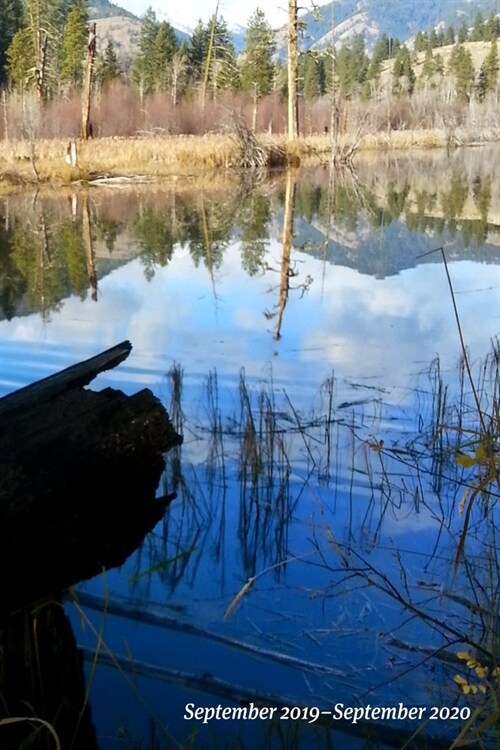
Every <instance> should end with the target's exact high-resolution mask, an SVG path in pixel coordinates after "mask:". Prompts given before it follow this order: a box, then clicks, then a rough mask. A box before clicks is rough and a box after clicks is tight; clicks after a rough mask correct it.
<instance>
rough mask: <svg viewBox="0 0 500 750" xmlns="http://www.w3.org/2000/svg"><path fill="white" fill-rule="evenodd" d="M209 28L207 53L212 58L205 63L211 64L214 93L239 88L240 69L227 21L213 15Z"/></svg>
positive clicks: (210, 70)
mask: <svg viewBox="0 0 500 750" xmlns="http://www.w3.org/2000/svg"><path fill="white" fill-rule="evenodd" d="M209 29H210V37H209V47H208V50H207V55H208V54H210V60H208V59H207V60H206V61H205V64H207V65H208V66H209V69H208V77H207V81H208V84H209V86H210V87H211V89H212V91H213V92H214V93H215V92H217V91H220V90H224V89H238V88H239V85H240V77H239V69H238V66H237V64H236V54H235V50H234V45H233V43H232V41H231V35H230V33H229V30H228V28H227V23H226V21H225V20H224V19H223V18H222V17H221V18H216V17H215V16H212V19H211V20H210V23H209ZM210 40H211V45H210Z"/></svg>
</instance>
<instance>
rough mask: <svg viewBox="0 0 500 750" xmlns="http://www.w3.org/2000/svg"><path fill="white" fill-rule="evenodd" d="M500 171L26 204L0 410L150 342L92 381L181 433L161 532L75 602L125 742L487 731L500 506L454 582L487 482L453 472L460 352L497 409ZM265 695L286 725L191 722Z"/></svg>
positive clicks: (130, 193)
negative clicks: (483, 706) (485, 677)
mask: <svg viewBox="0 0 500 750" xmlns="http://www.w3.org/2000/svg"><path fill="white" fill-rule="evenodd" d="M499 161H500V158H499V153H498V149H495V150H493V149H481V150H473V151H469V152H468V153H462V152H459V151H457V152H455V153H452V154H432V155H421V156H415V157H414V158H412V159H411V160H409V159H392V160H390V161H383V160H379V161H373V162H371V163H362V164H360V165H359V166H358V169H357V170H356V172H355V173H352V174H351V173H346V174H331V173H330V172H329V170H328V169H327V168H322V169H320V170H309V171H307V170H306V171H302V172H300V173H297V174H289V175H281V174H277V175H273V176H271V177H270V178H269V179H266V180H255V181H254V182H253V183H252V181H251V180H248V179H247V180H242V181H241V182H230V181H228V180H226V179H225V178H223V177H220V178H217V179H216V178H214V179H213V180H212V182H211V183H204V182H200V181H199V180H198V179H195V178H193V179H192V180H189V179H187V180H182V181H181V180H176V181H172V182H169V183H165V184H161V185H154V186H152V185H143V186H138V185H133V184H132V185H129V184H120V185H114V186H106V187H93V188H91V189H89V190H88V191H83V190H82V191H76V190H75V191H68V192H67V193H65V194H64V195H62V194H58V193H48V194H45V193H39V194H34V193H29V194H21V195H16V196H13V197H9V198H3V199H2V201H1V204H0V205H1V213H2V218H3V221H2V227H1V229H0V233H1V243H2V244H1V248H0V269H1V281H0V342H1V360H0V368H1V369H0V395H4V394H6V393H8V392H10V391H13V390H15V389H16V388H18V387H20V386H22V385H24V384H27V383H30V382H33V381H35V380H37V379H39V378H41V377H44V376H46V375H48V374H50V373H52V372H55V371H56V370H58V369H60V368H62V367H65V366H67V365H69V364H72V363H74V362H77V361H80V360H82V359H84V358H86V357H90V356H92V355H93V354H96V353H97V352H99V351H101V350H103V349H106V348H108V347H111V346H113V345H114V344H116V343H118V342H120V341H122V340H125V339H129V340H130V341H131V342H132V345H133V350H132V353H131V355H130V356H129V358H128V359H127V360H126V361H125V362H124V363H123V364H122V365H120V366H119V367H118V368H117V369H115V370H113V371H110V372H107V373H103V374H101V375H100V376H99V377H98V378H97V379H96V381H95V382H94V383H93V385H92V387H93V388H95V389H99V388H104V387H107V386H112V387H114V388H120V389H122V390H123V391H125V392H126V393H130V394H131V393H135V392H136V391H138V390H139V389H140V388H143V387H147V388H150V389H151V390H152V391H153V392H154V393H155V394H156V395H157V396H158V397H159V398H160V399H161V400H162V401H163V403H164V404H165V406H166V407H167V409H168V410H169V413H170V414H171V416H172V418H173V420H174V424H175V426H176V428H177V429H178V431H180V432H182V434H183V437H184V443H183V445H182V447H181V448H180V449H179V450H177V451H176V452H175V453H172V454H169V455H168V456H167V469H166V471H165V476H164V481H163V482H162V486H161V487H159V490H158V491H159V494H160V493H163V492H164V491H172V490H175V491H176V492H177V499H176V500H175V501H174V503H173V504H172V505H171V508H170V510H169V511H168V513H167V515H166V516H165V518H164V520H163V521H162V522H161V523H160V524H159V525H158V526H157V527H156V528H155V529H154V531H153V532H152V533H151V534H149V535H148V536H147V537H146V539H145V540H144V543H143V545H142V547H141V548H140V549H139V550H137V552H136V553H135V554H133V555H132V556H131V557H130V558H129V560H128V561H127V562H126V564H125V565H124V566H123V567H122V568H120V569H117V570H116V569H115V570H108V571H105V572H103V574H102V575H101V576H99V577H97V578H96V579H93V580H91V581H86V582H82V583H80V584H79V585H78V586H77V587H76V590H75V591H74V592H73V593H72V596H71V597H70V598H68V601H67V603H66V611H67V614H68V616H69V618H70V620H71V623H72V626H73V630H74V632H75V637H76V640H77V642H78V644H79V645H80V646H81V647H82V649H83V653H84V655H85V663H86V674H87V678H88V685H89V690H90V704H91V711H92V719H93V722H94V725H95V727H96V733H97V738H98V742H99V747H100V748H102V750H108V749H109V750H111V749H112V748H113V749H114V748H119V747H127V748H129V747H134V748H136V747H137V748H138V747H141V748H148V747H160V748H164V747H165V748H170V747H194V748H198V747H199V748H201V747H207V748H218V747H246V748H254V747H266V746H269V747H287V748H288V747H304V748H306V747H312V748H315V747H331V746H332V743H334V744H333V746H335V747H346V748H347V747H349V748H350V747H352V748H358V747H360V748H361V747H372V746H373V747H375V746H385V744H383V743H386V744H387V745H388V746H392V747H402V746H403V744H404V742H406V741H407V739H408V738H409V737H410V736H411V735H412V734H413V733H414V732H416V731H417V730H418V729H419V728H421V731H422V733H423V734H427V735H428V736H431V737H434V738H436V737H437V738H445V740H443V742H444V744H443V745H442V746H448V744H449V738H452V737H455V736H457V735H458V733H459V732H460V730H461V729H462V728H463V727H464V726H465V724H466V720H467V717H468V715H469V713H470V711H469V708H470V709H471V710H474V709H475V708H476V704H477V701H478V697H477V695H476V694H473V695H472V696H469V698H468V699H464V697H463V696H462V695H461V692H460V689H459V686H458V685H457V682H456V681H455V680H454V677H455V676H456V675H457V674H460V675H465V677H464V679H468V674H469V673H468V671H467V669H466V668H465V667H464V663H463V661H462V662H460V660H459V658H458V657H457V656H456V654H457V652H465V651H468V652H471V651H472V650H473V648H472V646H473V645H474V646H475V647H477V650H475V651H474V653H475V654H476V655H477V657H478V659H479V660H482V661H483V662H484V661H485V660H487V659H488V658H490V660H491V654H492V653H493V651H494V649H493V647H492V644H491V638H492V635H491V634H492V633H494V632H495V631H496V627H497V624H498V616H499V615H498V592H496V586H497V579H498V559H497V549H498V544H497V539H496V536H495V534H496V530H497V526H496V521H497V520H498V519H497V518H496V516H495V513H496V510H495V503H494V499H495V497H496V494H495V492H494V491H493V490H492V489H491V488H490V487H489V486H488V488H487V491H488V493H489V494H488V497H489V498H490V505H489V507H488V509H487V510H486V508H485V507H484V506H482V507H481V508H479V501H478V503H477V508H476V507H475V508H474V509H473V512H472V514H471V519H470V528H469V533H468V537H467V544H466V546H465V550H464V553H463V557H462V559H461V561H460V565H459V570H458V573H457V574H456V575H454V572H453V567H454V560H455V556H456V554H457V546H458V540H459V538H460V532H461V529H462V528H463V513H462V514H461V513H460V503H461V501H464V493H465V494H466V493H467V486H471V487H474V484H473V483H474V481H475V475H474V471H475V470H476V468H477V467H475V466H474V462H473V461H472V462H471V463H470V465H468V466H465V465H464V463H463V462H462V463H460V462H457V460H456V457H457V455H458V454H459V453H465V454H471V453H472V455H474V447H475V445H476V444H477V440H476V437H475V436H476V433H475V430H476V429H477V424H476V421H477V420H476V418H475V416H474V413H475V412H474V401H473V397H472V394H471V386H470V383H469V382H468V381H467V378H466V375H464V367H463V357H462V350H461V343H460V335H459V334H460V330H461V333H462V336H463V340H464V342H465V344H466V346H467V348H468V353H469V360H470V362H471V365H472V370H473V373H474V377H475V378H477V387H478V389H479V391H480V397H481V398H484V399H485V401H486V402H487V403H486V406H485V408H490V409H491V400H492V398H493V397H494V392H495V389H496V388H497V386H498V383H497V372H496V370H497V368H496V360H495V357H494V356H489V355H490V352H491V350H492V346H495V341H496V337H497V335H498V333H499V330H500V320H499V318H500V295H499V291H500V279H499V262H500V192H499V185H498V179H497V178H496V175H498V173H499V167H500V164H499ZM447 274H449V279H448V275H447ZM450 282H451V287H450ZM454 303H455V304H456V307H457V312H458V316H459V321H460V329H459V326H458V324H457V319H456V314H455V310H454ZM492 342H493V343H492ZM492 394H493V396H492ZM488 399H489V401H488ZM459 420H461V421H460V428H458V427H457V425H458V423H459ZM466 429H469V430H470V432H468V433H464V432H463V431H462V430H466ZM464 434H466V436H467V438H466V439H465V438H464ZM468 472H469V473H468ZM481 489H482V490H484V489H485V487H484V486H482V487H481ZM96 491H97V492H98V488H96ZM468 492H469V494H470V492H473V490H469V491H468ZM466 499H467V497H465V500H466ZM127 500H128V499H127V498H124V499H123V502H124V503H126V502H127ZM103 502H104V499H103ZM118 533H119V519H117V534H118ZM472 605H474V606H472ZM478 613H479V614H478ZM495 648H496V649H498V644H497V645H496V647H495ZM497 656H498V654H497ZM497 663H498V662H497ZM489 684H490V683H489ZM491 684H493V685H494V684H495V683H494V680H493V681H492V683H491ZM497 687H498V686H497ZM487 689H488V690H489V689H490V688H489V687H488V688H487ZM476 693H478V691H476ZM479 693H480V695H483V693H482V691H479ZM487 697H488V696H487ZM259 700H267V703H268V704H269V705H274V706H276V707H277V709H278V710H277V712H276V714H275V719H276V717H277V719H278V720H275V721H270V720H268V719H267V718H262V717H260V718H258V719H256V720H253V719H252V718H247V720H246V721H245V720H244V719H241V718H240V719H236V718H234V717H233V718H229V719H228V720H223V718H222V714H220V713H219V720H216V719H210V720H209V717H210V716H211V714H205V713H203V712H201V713H200V714H198V715H196V716H195V714H194V711H195V710H196V708H198V707H215V708H217V706H219V705H220V706H221V708H220V709H219V712H221V711H222V709H223V708H224V707H232V706H233V707H234V706H237V705H239V704H240V702H243V703H244V705H247V704H248V702H250V703H252V702H253V703H255V705H257V704H258V703H259ZM482 700H483V702H484V700H486V699H484V698H483V699H482ZM188 704H189V708H186V706H187V705H188ZM191 704H194V705H191ZM369 705H370V706H372V707H388V708H390V707H396V708H397V709H398V710H400V711H402V712H403V713H402V714H400V715H396V714H394V713H393V714H392V715H391V714H387V716H385V717H383V718H386V719H393V721H384V722H382V721H380V715H376V714H375V715H374V717H372V716H371V715H370V713H369V711H368V713H366V710H367V706H369ZM283 706H288V707H290V706H296V707H299V708H298V709H297V711H299V712H300V711H302V713H300V716H301V719H300V720H297V721H291V720H290V719H295V718H297V716H299V714H296V715H293V714H292V715H291V716H290V717H289V718H286V713H285V714H283V709H282V707H283ZM311 707H312V708H313V709H314V713H311V712H310V710H311ZM353 707H364V709H365V713H364V714H363V719H364V720H365V721H364V722H358V723H353V721H352V715H350V714H349V713H344V712H345V711H346V709H350V708H353ZM400 707H401V708H400ZM410 707H415V708H416V712H415V713H414V715H413V716H410V717H408V716H407V715H406V714H405V713H404V712H405V709H407V708H410ZM432 707H436V711H435V715H431V713H432ZM441 707H445V709H446V711H445V712H444V713H442V712H441V713H439V712H440V711H441ZM316 708H318V711H316V710H315V709H316ZM450 708H451V714H450V712H449V711H448V709H450ZM417 709H418V711H417ZM462 709H465V711H462ZM320 711H323V712H326V713H323V714H321V715H319V717H318V714H319V712H320ZM332 711H333V716H332V715H331V712H332ZM453 711H455V713H453ZM328 712H330V715H329V714H328ZM226 716H232V715H231V714H226ZM280 717H281V720H280ZM405 718H406V719H408V718H410V719H413V720H410V721H405V720H404V719H405ZM483 718H484V716H483ZM203 719H205V720H206V723H203ZM332 719H334V721H333V722H332V721H331V720H332ZM424 720H427V724H426V725H425V726H424ZM329 723H330V725H332V724H333V729H331V727H330V728H329V727H328V724H329ZM387 724H389V726H388V727H387ZM367 736H368V737H369V738H371V739H368V740H367V739H366V737H367ZM486 741H487V742H488V741H489V740H488V739H486ZM494 741H495V740H494V739H492V740H491V742H492V743H493V742H494ZM370 742H372V743H373V744H370ZM155 743H157V744H155ZM377 743H379V744H377ZM437 743H438V740H437V739H434V740H430V745H429V746H434V747H438V746H439V745H438V744H437ZM446 743H448V744H446ZM409 746H411V745H409ZM491 746H492V747H493V744H491Z"/></svg>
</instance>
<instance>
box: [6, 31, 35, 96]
mask: <svg viewBox="0 0 500 750" xmlns="http://www.w3.org/2000/svg"><path fill="white" fill-rule="evenodd" d="M32 43H33V37H32V35H31V34H30V31H29V29H28V28H21V29H19V30H18V31H16V33H15V34H14V36H13V38H12V41H11V43H10V46H9V48H8V50H7V55H6V56H7V70H8V72H9V76H10V79H11V81H12V84H13V85H14V87H15V88H16V89H17V90H18V91H23V90H24V89H26V88H28V87H32V85H33V67H32V62H33V59H34V57H35V51H34V49H33V48H32Z"/></svg>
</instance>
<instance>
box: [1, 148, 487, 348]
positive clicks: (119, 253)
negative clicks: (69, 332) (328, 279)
mask: <svg viewBox="0 0 500 750" xmlns="http://www.w3.org/2000/svg"><path fill="white" fill-rule="evenodd" d="M488 156H489V155H488ZM488 156H486V158H483V159H482V160H481V161H480V162H478V163H477V164H476V165H475V166H473V167H472V168H471V167H470V166H469V167H468V168H467V163H466V162H465V161H464V162H463V163H458V164H453V163H452V164H451V165H448V164H447V165H446V171H445V172H443V167H444V165H443V164H442V163H439V162H438V163H437V164H435V165H432V168H429V165H427V164H423V165H422V166H421V169H420V170H419V169H418V165H417V166H416V165H415V162H412V169H411V174H408V168H407V165H404V164H402V163H396V165H389V166H387V167H386V168H385V169H384V170H381V169H380V167H378V168H377V169H376V170H372V169H370V168H369V167H368V166H367V165H364V166H363V165H361V167H360V168H359V171H358V172H357V173H356V174H354V173H349V172H347V173H345V172H343V173H335V174H333V175H332V174H331V173H330V172H329V171H328V170H326V169H322V170H316V171H314V172H310V173H306V174H301V180H300V184H299V185H296V177H294V176H293V175H292V174H289V175H288V176H287V177H285V178H283V181H284V184H283V181H282V180H281V179H280V178H278V177H276V178H275V180H274V181H273V183H270V184H265V185H260V186H257V187H255V188H253V189H251V190H248V186H247V185H246V184H245V185H243V186H240V187H238V185H236V186H233V185H223V186H222V187H220V188H219V189H217V190H216V191H215V192H213V191H211V190H208V189H207V190H206V191H205V190H203V189H202V190H199V189H195V188H191V187H190V186H189V184H188V185H183V186H172V188H171V189H167V190H155V191H153V192H152V191H148V190H144V191H142V192H140V193H138V192H136V191H133V190H131V191H126V190H122V189H121V190H120V191H117V192H113V191H109V190H108V191H107V192H106V191H104V193H102V192H97V191H96V192H91V193H88V192H85V191H81V192H78V193H76V192H74V193H72V194H68V195H67V197H66V198H65V199H63V200H61V199H60V198H59V197H57V198H54V196H53V195H42V194H40V193H36V194H34V195H32V196H27V197H9V198H4V199H3V200H2V201H1V206H2V213H3V222H2V245H1V253H0V270H1V272H2V284H1V290H0V306H1V311H2V314H3V316H5V317H6V318H7V319H10V318H11V317H12V316H13V315H15V314H26V313H28V312H32V311H39V312H40V313H41V314H42V315H43V316H48V315H49V314H50V312H51V311H55V310H58V309H59V308H60V304H61V302H62V300H64V299H65V298H66V297H68V296H69V295H70V294H77V295H78V296H80V297H81V298H82V299H83V298H84V297H85V296H86V294H87V293H90V295H91V296H92V297H93V298H94V299H96V298H97V278H98V276H102V275H103V274H104V275H105V274H106V273H108V272H109V271H110V270H111V269H112V268H114V267H116V265H118V264H120V263H122V262H124V261H125V260H126V259H127V258H130V257H132V256H133V255H136V254H138V255H139V257H140V259H141V263H142V265H143V267H144V273H145V275H146V278H148V279H151V278H152V277H153V276H154V273H155V269H157V268H159V267H164V266H166V265H167V264H168V263H169V262H170V261H171V260H172V257H173V254H174V252H175V251H176V248H179V247H181V248H187V249H188V251H189V254H190V257H191V259H192V262H193V264H194V266H195V267H198V266H199V265H200V264H203V265H204V266H205V267H206V268H207V269H208V270H209V272H210V273H212V274H213V272H215V271H216V270H217V269H220V268H221V267H222V265H223V263H224V258H225V256H226V254H227V252H228V248H229V246H230V244H231V243H232V242H233V241H234V239H235V238H236V237H238V239H239V240H240V254H241V266H242V268H243V269H244V270H245V271H246V272H247V273H248V274H249V275H250V276H254V275H255V274H257V273H261V272H264V273H270V272H271V271H272V268H271V267H270V266H269V263H268V262H266V260H265V254H266V249H267V248H268V247H269V240H270V237H271V236H272V235H274V234H275V233H276V230H275V228H274V226H273V224H274V221H273V219H272V217H273V216H275V215H276V212H277V210H279V209H280V208H283V211H284V223H283V225H282V235H283V236H282V238H281V240H282V247H283V254H282V258H281V270H280V279H281V281H280V291H279V303H278V319H277V322H276V330H275V335H276V336H277V337H279V333H280V331H281V325H282V315H283V309H284V306H285V304H286V296H287V292H286V290H287V286H288V285H287V284H286V283H285V282H286V279H287V278H288V277H290V276H293V275H295V273H296V272H297V269H296V267H295V266H293V264H291V261H290V258H289V248H290V247H291V240H292V234H293V244H294V247H295V248H300V249H302V250H303V251H305V252H307V253H309V254H311V255H312V256H314V257H318V258H321V259H322V260H324V261H325V262H328V263H334V264H336V265H339V264H340V265H343V266H347V267H351V268H356V269H358V270H360V271H361V272H362V273H367V274H370V275H373V276H376V277H377V278H385V277H387V276H389V275H392V274H395V273H399V272H400V271H402V270H403V269H405V268H411V267H413V266H414V265H415V264H416V262H417V261H416V256H417V255H418V252H417V251H418V249H419V248H422V247H423V245H424V244H425V247H426V249H429V248H428V243H424V242H423V237H425V236H427V237H432V238H433V242H434V243H435V245H436V246H438V245H443V244H445V245H446V244H447V243H449V242H451V241H453V242H454V251H453V259H454V260H458V259H461V258H468V259H474V260H478V261H484V262H490V263H491V262H497V261H498V253H499V244H500V241H499V229H498V227H499V226H500V214H499V213H498V205H499V204H500V195H499V193H498V183H497V182H496V181H494V180H493V179H492V174H493V173H492V172H491V168H492V165H493V164H494V162H495V156H496V155H494V154H491V163H490V161H489V158H488ZM483 157H484V154H483ZM487 168H488V169H490V172H488V171H486V170H487ZM117 193H118V194H117ZM380 230H383V231H382V233H380ZM375 231H378V232H379V234H378V235H377V238H376V237H374V235H373V232H375ZM374 239H376V241H374ZM455 240H456V242H455ZM380 242H383V250H384V252H383V253H381V252H380ZM420 262H423V261H420ZM426 262H436V261H435V259H432V258H431V259H428V260H427V261H426ZM310 283H311V280H309V279H302V278H300V279H299V280H298V284H299V285H302V284H305V285H306V288H307V285H308V284H310ZM214 294H216V289H215V288H214Z"/></svg>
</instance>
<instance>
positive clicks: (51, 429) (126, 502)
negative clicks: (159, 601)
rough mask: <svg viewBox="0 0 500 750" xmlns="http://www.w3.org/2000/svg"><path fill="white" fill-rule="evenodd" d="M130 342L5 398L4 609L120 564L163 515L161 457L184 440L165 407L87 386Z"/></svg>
mask: <svg viewBox="0 0 500 750" xmlns="http://www.w3.org/2000/svg"><path fill="white" fill-rule="evenodd" d="M131 348H132V347H131V344H130V343H129V342H128V341H125V342H122V343H121V344H118V345H117V346H114V347H112V348H111V349H108V350H107V351H105V352H102V353H101V354H99V355H97V356H96V357H92V358H91V359H88V360H86V361H84V362H81V363H79V364H77V365H74V366H72V367H69V368H67V369H65V370H62V371H61V372H58V373H55V374H54V375H52V376H50V377H48V378H44V379H43V380H40V381H38V382H37V383H34V384H32V385H29V386H27V387H25V388H21V389H20V390H18V391H16V392H15V393H13V394H10V395H8V396H5V397H4V398H2V399H0V582H1V591H2V601H1V603H0V608H1V609H2V610H3V611H4V612H5V611H12V609H13V608H15V607H18V606H24V605H25V604H27V603H29V602H31V601H33V600H34V599H36V598H38V597H41V596H45V595H47V594H48V593H49V592H54V593H55V594H58V593H60V592H61V591H62V590H64V589H65V588H67V587H68V586H70V585H73V584H74V583H76V582H78V581H79V580H82V579H84V578H89V577H91V576H93V575H95V574H97V573H98V572H100V571H101V570H102V569H103V568H109V567H113V566H116V565H120V564H121V563H123V562H124V560H125V559H126V558H127V557H128V555H129V554H130V553H131V552H132V551H133V550H134V549H135V548H136V547H137V546H139V544H140V543H141V541H142V539H143V538H144V536H145V534H146V533H147V532H148V531H149V530H150V529H151V528H153V527H154V526H155V525H156V523H157V522H158V521H159V520H160V519H161V517H162V516H163V514H164V513H165V509H166V507H167V505H168V503H169V502H170V500H171V499H172V496H170V495H167V496H166V497H164V498H162V499H158V498H156V493H157V488H158V484H159V481H160V478H161V475H162V472H163V469H164V467H165V459H164V454H165V453H166V452H167V451H168V450H170V449H171V448H173V447H174V446H177V445H179V444H180V443H181V440H182V439H181V437H180V436H179V435H178V434H177V433H176V432H175V430H174V429H173V427H172V424H171V422H170V419H169V416H168V414H167V412H166V411H165V409H164V407H163V405H162V404H161V402H160V401H159V400H158V399H157V398H156V397H155V396H154V395H153V394H152V393H151V391H149V390H148V389H144V390H141V391H139V392H138V393H136V394H134V395H132V396H127V395H126V394H124V393H122V392H121V391H119V390H114V389H111V388H106V389H104V390H102V391H98V392H95V391H92V390H89V389H86V388H84V386H86V385H88V383H90V382H91V381H92V380H93V379H94V378H95V377H96V375H98V374H99V373H100V372H103V371H104V370H107V369H110V368H113V367H115V366H116V365H118V364H119V363H120V362H122V361H123V360H124V359H125V358H126V357H127V356H128V354H129V353H130V350H131Z"/></svg>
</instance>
